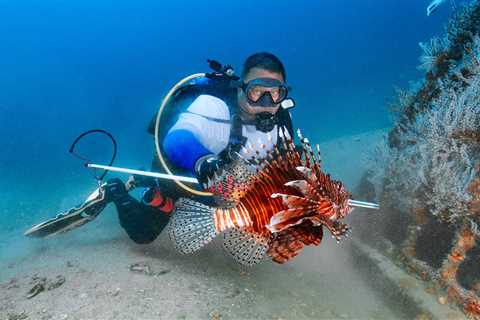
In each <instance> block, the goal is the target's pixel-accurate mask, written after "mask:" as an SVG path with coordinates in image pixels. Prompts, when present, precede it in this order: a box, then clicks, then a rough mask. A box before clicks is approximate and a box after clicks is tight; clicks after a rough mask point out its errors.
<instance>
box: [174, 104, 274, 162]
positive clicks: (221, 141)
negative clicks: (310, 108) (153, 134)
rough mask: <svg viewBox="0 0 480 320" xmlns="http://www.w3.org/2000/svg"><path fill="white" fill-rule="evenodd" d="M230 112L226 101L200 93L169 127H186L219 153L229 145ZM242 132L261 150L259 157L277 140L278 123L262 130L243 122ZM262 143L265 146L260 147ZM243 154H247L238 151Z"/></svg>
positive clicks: (202, 142) (253, 145) (184, 128)
mask: <svg viewBox="0 0 480 320" xmlns="http://www.w3.org/2000/svg"><path fill="white" fill-rule="evenodd" d="M230 126H231V124H230V112H229V109H228V106H227V104H226V103H225V102H224V101H223V100H221V99H219V98H217V97H214V96H210V95H200V96H199V97H198V98H197V99H195V100H194V101H193V102H192V104H191V105H190V106H189V107H188V109H187V112H184V113H181V114H180V116H179V119H178V121H177V122H176V123H175V125H174V126H173V127H172V128H171V129H170V131H169V132H171V131H174V130H180V129H182V130H188V131H190V132H191V133H192V134H193V135H194V136H195V138H196V139H197V140H198V141H199V142H200V143H201V144H202V145H203V146H204V147H205V148H206V149H208V150H210V151H211V152H212V153H214V154H218V153H220V152H221V151H222V150H223V149H225V147H226V146H227V145H228V140H229V137H230ZM242 135H243V136H244V137H246V138H247V142H246V145H247V146H250V145H251V146H252V149H253V150H258V151H259V152H260V157H264V156H265V155H266V151H268V150H270V149H272V147H273V145H274V144H275V143H276V142H277V126H276V125H275V127H274V128H273V129H272V131H270V132H267V133H265V132H262V131H259V130H257V129H256V128H255V126H254V125H243V126H242ZM262 144H264V145H265V146H264V147H262ZM241 154H242V155H244V156H247V157H248V156H249V155H247V154H245V153H244V151H241Z"/></svg>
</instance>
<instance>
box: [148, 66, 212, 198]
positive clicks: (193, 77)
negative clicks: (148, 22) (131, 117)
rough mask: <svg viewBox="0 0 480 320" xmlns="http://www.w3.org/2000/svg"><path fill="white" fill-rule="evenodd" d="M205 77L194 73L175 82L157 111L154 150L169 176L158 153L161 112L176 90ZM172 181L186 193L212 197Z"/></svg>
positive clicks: (167, 169) (209, 193)
mask: <svg viewBox="0 0 480 320" xmlns="http://www.w3.org/2000/svg"><path fill="white" fill-rule="evenodd" d="M205 76H206V74H205V73H195V74H192V75H190V76H188V77H186V78H183V79H182V80H180V81H179V82H177V84H176V85H175V86H173V87H172V89H170V91H169V92H168V93H167V95H166V96H165V98H163V100H162V104H161V105H160V109H159V110H158V113H157V119H156V121H155V148H156V149H157V155H158V159H159V160H160V163H161V165H162V167H163V169H164V170H165V171H166V172H167V173H168V174H170V175H173V173H172V172H171V171H170V169H169V168H168V166H167V163H166V162H165V159H163V156H162V152H161V151H160V141H159V129H160V118H161V116H162V112H163V110H164V109H165V106H166V105H167V104H168V102H169V101H170V98H171V97H172V95H173V94H174V93H175V92H176V91H177V90H178V88H180V87H181V86H183V85H184V84H185V83H187V82H189V81H191V80H193V79H195V78H200V77H202V78H203V77H205ZM174 181H175V183H176V184H177V185H178V186H179V187H180V188H182V189H183V190H185V191H188V192H190V193H192V194H194V195H197V196H213V193H211V192H204V191H198V190H195V189H193V188H191V187H189V186H187V185H185V184H184V183H183V182H181V181H179V180H174Z"/></svg>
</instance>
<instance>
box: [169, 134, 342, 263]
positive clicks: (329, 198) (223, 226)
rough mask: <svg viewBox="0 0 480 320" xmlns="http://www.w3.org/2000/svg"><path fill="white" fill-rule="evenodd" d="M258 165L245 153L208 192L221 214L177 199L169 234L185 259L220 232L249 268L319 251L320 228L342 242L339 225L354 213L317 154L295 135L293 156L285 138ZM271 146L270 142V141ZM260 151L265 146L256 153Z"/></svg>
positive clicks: (217, 176) (255, 156) (251, 153)
mask: <svg viewBox="0 0 480 320" xmlns="http://www.w3.org/2000/svg"><path fill="white" fill-rule="evenodd" d="M279 136H280V137H279V138H280V139H279V142H277V144H276V145H274V147H273V149H271V150H270V151H268V152H267V156H266V157H264V158H263V159H260V158H259V155H260V153H259V151H254V150H253V148H252V147H251V146H250V147H249V148H248V149H247V148H245V149H244V150H243V151H244V152H246V153H247V155H249V157H250V158H246V157H243V156H240V154H238V153H237V154H236V157H235V159H234V160H233V161H232V162H231V163H230V164H228V165H226V166H225V167H224V168H223V169H222V170H221V171H220V172H217V173H216V174H215V176H214V178H213V179H212V180H211V181H209V183H208V184H207V185H206V188H207V189H208V190H209V191H211V192H213V193H214V196H215V197H216V198H217V200H218V201H219V203H222V204H221V206H220V207H210V206H207V205H204V204H201V203H199V202H196V201H193V200H191V199H188V198H180V199H179V200H178V201H177V203H176V210H175V212H174V214H173V215H172V217H171V219H170V224H169V234H170V238H171V239H172V241H173V243H174V244H175V246H176V248H177V249H178V250H179V251H180V252H182V253H192V252H194V251H196V250H198V249H200V248H201V247H203V246H204V245H206V244H207V243H209V242H210V241H211V240H212V239H213V238H214V237H216V236H217V235H218V234H220V233H222V232H224V248H225V249H226V250H227V251H228V252H229V253H230V254H231V255H232V256H233V257H234V259H235V260H237V261H238V262H239V263H241V264H243V265H254V264H256V263H258V262H259V261H260V260H262V258H263V257H264V256H265V255H268V256H270V257H271V258H272V260H273V261H275V262H278V263H284V262H286V261H288V260H290V259H292V258H293V257H295V256H296V255H298V253H299V252H300V251H301V250H302V249H303V247H304V246H306V245H319V244H320V241H321V240H322V237H323V231H322V229H323V227H325V228H327V229H328V230H329V231H330V233H331V234H332V236H333V237H334V238H336V239H337V241H339V240H340V238H341V236H343V235H345V234H346V233H347V231H348V227H347V225H346V224H344V223H342V222H340V221H339V220H341V219H343V218H345V216H346V215H347V214H348V213H349V212H350V211H351V210H352V207H351V206H350V205H349V193H348V192H347V191H346V190H345V188H344V186H343V184H342V183H341V182H340V181H335V180H332V179H331V178H330V175H328V174H325V173H323V172H322V170H321V166H320V162H321V160H320V148H319V146H318V145H317V146H316V147H317V150H316V154H314V152H313V150H312V147H311V145H310V143H309V141H308V139H306V138H303V136H302V134H301V132H300V130H298V137H299V138H300V141H301V144H302V149H303V150H297V149H296V147H295V145H294V142H293V139H292V138H291V137H290V136H289V134H288V132H287V130H284V129H281V130H280V135H279ZM269 140H270V142H271V138H269ZM260 147H261V148H264V149H265V145H263V144H262V145H261V146H260Z"/></svg>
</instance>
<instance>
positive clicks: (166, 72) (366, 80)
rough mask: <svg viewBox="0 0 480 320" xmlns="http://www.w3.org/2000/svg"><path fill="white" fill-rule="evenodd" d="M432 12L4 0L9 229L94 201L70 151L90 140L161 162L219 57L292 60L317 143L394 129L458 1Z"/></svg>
mask: <svg viewBox="0 0 480 320" xmlns="http://www.w3.org/2000/svg"><path fill="white" fill-rule="evenodd" d="M447 2H448V1H447ZM427 5H428V1H417V0H415V1H414V0H374V1H369V0H363V1H360V0H348V1H347V0H344V1H338V0H323V1H297V2H295V3H293V2H291V1H286V0H282V1H260V2H259V1H228V2H227V1H161V2H160V1H68V2H65V1H47V0H46V1H21V0H19V1H13V0H12V1H5V0H2V1H0V39H1V41H0V177H1V178H0V192H1V193H0V194H1V195H2V199H3V202H2V203H0V222H1V226H2V227H5V226H6V227H8V228H11V227H14V228H15V227H18V226H19V224H22V225H21V227H20V228H23V227H25V226H26V225H28V224H30V223H31V222H33V221H36V219H35V218H36V217H39V216H41V217H45V216H50V215H51V214H50V213H52V214H53V213H54V212H56V211H57V210H60V209H65V206H67V207H68V204H67V203H61V202H60V201H59V200H58V199H64V198H66V197H67V198H68V199H69V200H71V201H74V200H78V201H80V200H81V199H82V198H83V197H84V196H85V194H78V190H85V188H86V187H87V186H91V185H92V181H93V180H92V179H91V176H90V175H89V173H88V172H86V171H85V169H84V168H83V167H82V166H81V162H80V161H78V160H77V159H75V158H73V157H72V156H71V155H69V154H68V152H67V149H68V147H69V145H70V143H71V142H72V140H73V139H74V138H75V137H76V136H77V135H78V134H80V133H81V132H83V131H84V130H88V129H92V128H104V129H107V130H109V131H111V132H112V133H113V134H114V136H115V137H116V139H117V141H118V144H119V154H118V158H117V159H118V161H117V162H116V164H117V165H120V166H129V167H141V166H148V164H149V161H150V159H151V155H152V142H151V138H150V136H148V135H147V134H146V132H145V128H146V125H147V124H148V122H149V120H150V118H151V116H152V115H153V114H154V112H155V111H156V110H157V108H158V106H159V103H160V101H161V99H162V97H163V95H164V94H165V93H166V91H167V90H168V89H169V88H170V87H171V86H172V85H173V84H174V83H176V81H178V80H179V79H181V78H182V77H184V76H187V75H189V74H192V73H196V72H204V71H208V69H207V65H206V62H205V61H206V59H208V58H213V59H218V60H220V61H222V62H224V63H229V64H232V65H233V66H234V67H235V68H236V69H237V71H238V72H240V70H241V65H242V63H243V60H244V59H245V58H246V57H247V56H248V55H250V54H252V53H254V52H257V51H270V52H272V53H274V54H276V55H277V56H278V57H280V59H281V60H282V61H283V63H284V64H285V66H286V69H287V80H288V82H289V84H290V85H291V86H292V87H293V88H294V90H293V91H292V96H293V98H294V99H295V100H296V102H297V107H296V109H295V110H294V111H293V118H294V124H295V126H296V127H300V128H302V130H303V131H304V132H305V133H306V134H307V135H308V136H309V137H312V138H313V140H315V142H322V141H328V140H330V139H333V138H336V137H341V136H345V135H352V134H358V133H362V132H366V131H371V130H375V129H379V128H384V127H388V126H389V125H390V119H389V113H388V110H387V102H388V101H391V100H393V99H394V87H396V86H397V87H403V88H405V87H407V86H408V81H409V80H412V79H416V78H418V77H419V76H420V73H419V72H418V71H417V70H416V66H417V65H418V56H419V55H420V48H419V46H418V42H419V41H426V40H428V39H429V38H431V37H432V36H434V35H440V34H442V33H443V31H444V24H445V22H446V21H447V18H448V17H449V15H450V14H451V8H450V5H449V4H448V3H445V4H444V5H442V6H441V7H440V8H439V9H438V11H437V12H435V14H434V15H433V16H431V17H427V16H426V14H425V9H426V6H427ZM109 155H110V153H109V152H108V155H107V156H105V157H106V158H108V156H109ZM102 156H103V155H99V157H102ZM84 192H85V191H84ZM0 229H1V228H0Z"/></svg>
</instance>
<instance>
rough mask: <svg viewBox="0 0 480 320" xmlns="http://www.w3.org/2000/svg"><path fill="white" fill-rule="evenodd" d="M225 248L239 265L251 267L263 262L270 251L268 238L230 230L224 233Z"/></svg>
mask: <svg viewBox="0 0 480 320" xmlns="http://www.w3.org/2000/svg"><path fill="white" fill-rule="evenodd" d="M223 247H224V248H225V251H227V252H228V253H229V254H230V255H231V256H232V257H233V258H234V259H235V260H236V261H237V262H238V263H240V264H242V265H244V266H249V267H250V266H253V265H255V264H257V263H259V262H260V261H262V259H263V257H264V256H265V254H266V252H267V250H268V238H266V237H264V236H261V235H258V234H255V233H251V232H248V231H243V230H239V229H230V230H228V231H226V232H225V233H224V236H223Z"/></svg>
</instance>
